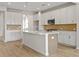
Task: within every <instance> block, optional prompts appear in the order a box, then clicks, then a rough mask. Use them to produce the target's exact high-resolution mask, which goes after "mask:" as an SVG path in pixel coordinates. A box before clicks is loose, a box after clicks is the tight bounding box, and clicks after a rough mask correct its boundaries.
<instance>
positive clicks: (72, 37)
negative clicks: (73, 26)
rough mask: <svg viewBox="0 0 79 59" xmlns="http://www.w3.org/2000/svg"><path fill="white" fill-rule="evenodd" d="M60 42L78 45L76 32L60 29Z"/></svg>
mask: <svg viewBox="0 0 79 59" xmlns="http://www.w3.org/2000/svg"><path fill="white" fill-rule="evenodd" d="M58 41H59V43H62V44H67V45H70V46H76V32H75V31H59V39H58Z"/></svg>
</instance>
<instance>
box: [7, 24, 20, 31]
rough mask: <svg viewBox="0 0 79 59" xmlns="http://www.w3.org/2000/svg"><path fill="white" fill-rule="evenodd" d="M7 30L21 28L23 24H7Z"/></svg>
mask: <svg viewBox="0 0 79 59" xmlns="http://www.w3.org/2000/svg"><path fill="white" fill-rule="evenodd" d="M7 30H21V25H18V24H17V25H16V24H7Z"/></svg>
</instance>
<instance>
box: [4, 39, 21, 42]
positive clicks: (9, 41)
mask: <svg viewBox="0 0 79 59" xmlns="http://www.w3.org/2000/svg"><path fill="white" fill-rule="evenodd" d="M18 40H21V39H16V40H4V42H14V41H18Z"/></svg>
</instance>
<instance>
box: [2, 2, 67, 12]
mask: <svg viewBox="0 0 79 59" xmlns="http://www.w3.org/2000/svg"><path fill="white" fill-rule="evenodd" d="M64 3H67V2H0V6H3V7H7V8H12V9H18V10H24V11H29V12H38V11H44V10H46V9H49V8H53V7H55V6H58V5H62V4H64Z"/></svg>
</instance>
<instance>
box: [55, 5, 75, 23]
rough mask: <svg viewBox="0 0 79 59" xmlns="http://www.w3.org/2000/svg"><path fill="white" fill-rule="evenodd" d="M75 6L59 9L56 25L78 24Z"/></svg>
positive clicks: (56, 15)
mask: <svg viewBox="0 0 79 59" xmlns="http://www.w3.org/2000/svg"><path fill="white" fill-rule="evenodd" d="M75 15H76V14H75V5H73V6H70V7H66V8H62V9H58V10H56V14H55V18H56V20H55V22H56V24H64V23H65V24H70V23H76V18H75Z"/></svg>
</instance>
